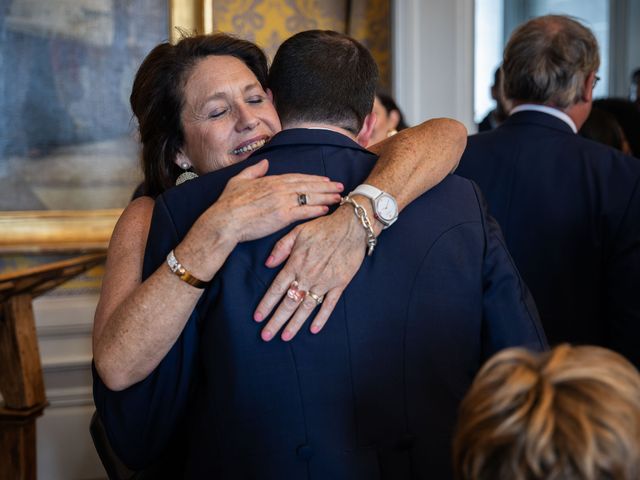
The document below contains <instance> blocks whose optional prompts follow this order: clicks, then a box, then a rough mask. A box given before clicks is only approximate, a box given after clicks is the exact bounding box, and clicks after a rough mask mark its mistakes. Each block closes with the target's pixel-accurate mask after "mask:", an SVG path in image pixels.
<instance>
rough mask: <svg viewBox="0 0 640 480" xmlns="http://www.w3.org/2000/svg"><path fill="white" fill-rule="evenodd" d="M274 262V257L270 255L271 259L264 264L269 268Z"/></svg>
mask: <svg viewBox="0 0 640 480" xmlns="http://www.w3.org/2000/svg"><path fill="white" fill-rule="evenodd" d="M273 260H274V258H273V255H269V258H267V261H266V262H264V264H265V265H266V266H267V267H269V266H271V264H272V263H273Z"/></svg>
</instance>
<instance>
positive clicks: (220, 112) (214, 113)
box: [209, 108, 228, 118]
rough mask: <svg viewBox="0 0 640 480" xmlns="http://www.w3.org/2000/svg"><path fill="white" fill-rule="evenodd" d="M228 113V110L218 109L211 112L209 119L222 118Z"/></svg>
mask: <svg viewBox="0 0 640 480" xmlns="http://www.w3.org/2000/svg"><path fill="white" fill-rule="evenodd" d="M227 111H228V109H226V108H216V109H215V110H212V111H211V112H209V118H220V117H221V116H223V115H224V114H225V113H227Z"/></svg>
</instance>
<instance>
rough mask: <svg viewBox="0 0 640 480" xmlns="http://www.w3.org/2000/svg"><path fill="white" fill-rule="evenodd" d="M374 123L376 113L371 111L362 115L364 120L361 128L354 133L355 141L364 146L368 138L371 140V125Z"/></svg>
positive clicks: (367, 142)
mask: <svg viewBox="0 0 640 480" xmlns="http://www.w3.org/2000/svg"><path fill="white" fill-rule="evenodd" d="M375 125H376V114H375V113H373V112H371V113H370V114H369V115H367V116H366V117H364V122H363V123H362V128H361V129H360V131H359V132H358V135H356V141H357V142H358V143H359V144H360V145H362V146H363V147H366V146H367V145H369V140H371V135H372V134H373V127H375Z"/></svg>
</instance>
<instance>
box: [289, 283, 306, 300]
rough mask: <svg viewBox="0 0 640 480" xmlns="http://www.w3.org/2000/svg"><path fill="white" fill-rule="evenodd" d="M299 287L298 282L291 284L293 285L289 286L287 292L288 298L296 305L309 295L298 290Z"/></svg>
mask: <svg viewBox="0 0 640 480" xmlns="http://www.w3.org/2000/svg"><path fill="white" fill-rule="evenodd" d="M298 285H299V284H298V282H297V281H296V280H294V281H293V282H291V285H289V290H287V297H289V298H290V299H291V300H293V301H295V302H296V303H300V302H301V301H302V299H303V298H304V297H305V296H306V294H307V292H305V291H304V290H300V289H299V288H298Z"/></svg>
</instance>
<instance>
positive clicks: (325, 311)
mask: <svg viewBox="0 0 640 480" xmlns="http://www.w3.org/2000/svg"><path fill="white" fill-rule="evenodd" d="M365 247H366V234H365V230H364V228H363V227H362V225H360V223H359V222H358V220H357V218H356V217H355V215H354V214H353V207H351V206H350V205H343V206H342V207H340V208H338V210H336V211H335V212H334V213H333V214H332V215H329V216H326V217H322V218H318V219H316V220H313V221H310V222H307V223H304V224H302V225H298V226H297V227H296V228H294V229H293V230H292V231H291V232H289V233H288V234H287V235H286V236H284V237H283V238H281V239H280V241H279V242H278V243H277V244H276V245H275V247H274V248H273V250H272V252H271V255H270V256H269V258H268V259H267V262H266V265H267V266H268V267H276V266H278V265H280V264H281V263H282V262H283V261H284V260H286V259H287V257H289V260H288V261H287V263H286V265H285V266H284V268H283V269H282V270H281V271H280V273H278V275H277V276H276V278H275V279H274V281H273V283H272V284H271V286H270V287H269V289H268V290H267V293H266V294H265V295H264V297H263V298H262V300H261V301H260V304H259V305H258V308H257V309H256V311H255V313H254V319H255V320H256V321H258V322H260V321H262V320H263V319H264V318H266V317H267V316H268V315H269V314H270V313H271V311H272V310H273V309H274V307H275V306H276V305H278V303H280V305H279V306H278V308H277V310H276V311H275V313H274V314H273V316H272V317H271V319H270V320H269V322H268V323H267V325H266V326H265V327H264V329H263V330H262V339H263V340H265V341H269V340H271V339H272V338H273V337H274V336H275V335H276V333H277V332H278V331H279V330H280V329H281V328H282V326H283V325H284V324H285V323H286V322H287V321H288V324H287V326H286V328H285V329H284V331H283V333H282V336H281V338H282V339H283V340H285V341H288V340H291V339H292V338H293V337H294V336H295V335H296V333H298V331H299V330H300V328H301V327H302V325H303V324H304V322H305V321H306V320H307V318H308V317H309V315H310V314H311V312H312V311H313V310H314V309H315V307H316V306H317V303H316V301H315V300H314V299H313V297H312V296H309V295H307V296H305V297H304V298H303V299H302V300H301V301H296V300H295V299H293V298H290V297H289V296H287V295H286V294H287V291H288V290H289V288H290V286H291V283H292V282H294V281H297V282H298V287H297V288H298V290H299V291H302V292H312V293H314V294H315V295H317V296H323V295H324V301H323V302H322V306H321V308H320V311H319V312H318V314H317V315H316V317H315V319H314V320H313V323H312V324H311V333H318V332H319V331H320V330H321V329H322V327H323V326H324V324H325V323H326V322H327V319H328V318H329V316H330V315H331V313H332V312H333V309H334V308H335V306H336V304H337V303H338V300H339V299H340V295H342V292H343V291H344V289H345V288H346V287H347V285H348V284H349V282H350V281H351V279H352V278H353V277H354V275H355V274H356V273H357V271H358V269H359V268H360V265H361V264H362V261H363V259H364V255H365ZM283 296H284V299H283V298H282V297H283ZM292 315H293V317H292Z"/></svg>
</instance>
